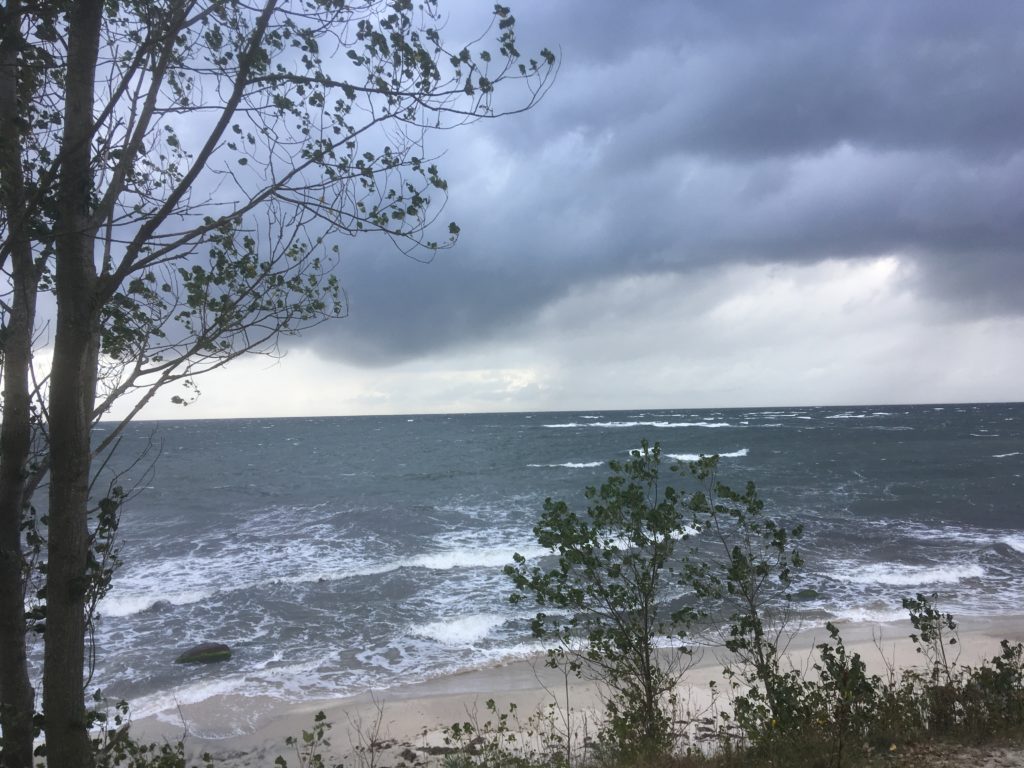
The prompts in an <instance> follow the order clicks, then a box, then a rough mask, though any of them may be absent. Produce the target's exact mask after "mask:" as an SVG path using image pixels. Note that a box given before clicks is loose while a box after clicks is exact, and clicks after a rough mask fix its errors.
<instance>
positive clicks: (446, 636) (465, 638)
mask: <svg viewBox="0 0 1024 768" xmlns="http://www.w3.org/2000/svg"><path fill="white" fill-rule="evenodd" d="M504 623H505V617H504V616H502V615H501V614H498V613H474V614H471V615H469V616H459V617H457V618H451V619H442V620H441V621H432V622H430V623H429V624H418V625H414V626H412V627H411V628H410V630H409V632H410V634H413V635H419V636H421V637H427V638H430V639H431V640H436V641H437V642H439V643H441V644H442V645H474V644H476V643H479V642H480V641H481V640H483V639H484V638H485V637H487V636H488V635H489V634H491V632H492V631H493V630H494V629H495V628H497V627H500V626H501V625H502V624H504Z"/></svg>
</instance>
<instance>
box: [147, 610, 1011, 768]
mask: <svg viewBox="0 0 1024 768" xmlns="http://www.w3.org/2000/svg"><path fill="white" fill-rule="evenodd" d="M839 626H840V629H841V632H842V637H843V640H844V642H845V643H846V646H847V648H848V649H849V650H850V651H851V652H852V651H856V652H858V653H860V654H861V656H862V658H863V659H864V661H865V663H866V664H867V665H868V669H869V671H870V672H874V673H879V674H884V673H885V671H886V669H887V667H889V666H892V667H895V668H908V667H913V666H917V665H920V664H921V663H922V657H921V656H920V654H918V653H917V652H916V650H915V646H914V644H913V643H912V642H911V641H910V639H909V637H908V636H909V634H910V633H911V632H912V631H913V629H912V627H911V626H910V623H909V621H902V622H893V623H887V624H871V623H852V622H844V623H841V624H840V625H839ZM959 635H960V643H959V645H958V649H959V651H958V652H959V658H958V661H959V663H961V664H968V665H971V664H977V663H979V662H980V661H983V660H985V659H988V658H991V657H992V656H994V655H996V654H997V653H998V652H999V643H1000V640H1002V639H1004V638H1005V639H1008V640H1010V641H1012V642H1018V641H1024V616H1022V615H1013V616H1009V615H1007V616H991V617H972V618H968V619H965V620H964V621H962V622H961V623H960V626H959ZM826 637H827V633H826V631H825V629H824V626H823V625H821V626H813V627H812V626H805V627H804V628H803V629H802V630H801V631H799V632H798V633H796V634H795V635H794V636H793V638H792V640H791V642H790V644H789V660H790V663H792V664H793V665H795V666H797V667H799V668H802V669H809V668H810V667H811V664H812V663H813V648H814V646H815V645H816V644H817V643H820V642H823V641H824V640H825V639H826ZM727 660H728V659H727V654H725V652H724V649H721V648H715V647H708V648H705V649H704V650H703V652H701V653H699V654H698V655H697V656H696V657H695V658H694V661H693V666H692V668H691V669H690V670H689V671H688V673H687V674H686V676H685V679H684V681H683V684H682V686H681V688H680V691H679V700H680V702H681V703H682V706H683V708H684V709H685V710H686V713H688V714H689V715H690V716H694V717H696V716H701V715H703V714H706V713H708V712H710V711H711V709H712V707H713V706H714V705H715V704H716V702H715V700H714V697H713V693H712V691H713V687H712V685H711V684H712V682H715V683H717V684H718V688H719V689H721V688H722V665H723V663H725V662H726V661H727ZM566 682H567V681H566V678H565V676H564V675H563V674H562V673H561V672H560V671H558V670H553V669H550V668H548V667H546V666H545V664H544V658H543V657H536V658H532V659H527V660H520V661H515V662H512V663H508V664H504V665H501V666H496V667H487V668H482V669H476V670H471V671H467V672H462V673H459V674H454V675H448V676H444V677H438V678H435V679H432V680H429V681H426V682H422V683H417V684H412V685H405V686H397V687H394V688H390V689H387V690H381V691H368V692H366V693H363V694H360V695H356V696H349V697H345V698H338V699H329V700H318V701H307V702H302V703H288V702H282V701H277V700H273V699H269V698H250V697H240V696H215V697H213V698H210V699H207V700H205V701H203V702H200V703H196V704H189V705H183V706H181V707H180V708H179V717H180V722H178V723H177V724H172V723H170V722H167V720H168V718H166V717H165V718H162V719H157V718H154V717H149V718H144V719H141V720H137V721H135V722H134V724H133V728H134V730H135V732H136V734H137V735H138V736H140V737H143V738H145V739H147V740H161V739H169V740H173V739H177V738H179V737H181V735H182V734H183V733H185V734H187V738H186V744H187V751H188V753H189V754H190V755H199V754H202V753H203V752H210V753H211V754H213V755H214V756H216V757H217V758H218V759H219V760H221V761H223V764H225V765H237V766H243V765H270V764H272V763H273V761H274V759H275V758H276V757H277V755H284V756H285V757H286V758H289V760H290V762H291V763H293V764H294V763H295V762H296V761H295V758H294V752H292V753H291V754H289V750H288V748H287V747H286V745H285V739H286V738H287V737H288V736H299V735H300V734H301V732H302V731H303V730H304V729H306V730H308V729H310V727H311V726H312V724H313V718H314V716H315V713H316V712H318V711H321V710H322V711H323V712H324V713H325V714H326V716H327V721H328V722H329V723H332V729H331V731H330V735H329V738H330V742H331V745H330V747H329V749H327V750H325V752H326V756H327V757H329V758H330V760H336V761H340V762H345V763H346V764H347V765H353V764H354V765H361V764H365V758H362V759H361V758H360V756H359V755H358V748H359V747H360V745H362V746H364V747H365V746H367V745H368V743H369V741H370V740H371V739H372V740H375V741H376V742H378V744H379V746H380V753H379V754H378V755H377V764H379V765H395V764H398V763H401V762H402V761H405V762H409V763H413V762H424V763H429V762H431V759H432V757H433V758H434V760H435V762H436V757H434V756H435V755H436V754H437V751H438V750H437V747H440V746H443V744H444V729H445V728H446V727H448V726H451V725H452V724H453V723H457V722H464V721H471V722H472V721H476V722H478V723H481V724H482V723H483V722H485V721H486V720H488V719H493V715H490V714H489V713H488V712H487V710H486V706H485V702H487V701H488V700H489V699H493V700H494V702H495V704H496V705H497V710H498V712H506V711H508V706H509V704H513V703H514V704H515V705H516V708H517V713H518V716H519V717H520V719H521V720H523V721H525V720H526V719H527V718H528V717H529V716H530V715H531V714H534V713H537V712H541V711H545V710H549V709H550V708H551V706H552V705H555V707H557V708H558V709H557V717H562V716H563V715H564V712H565V711H566V696H568V709H569V710H571V711H572V713H573V718H574V728H575V729H576V730H577V731H578V732H581V731H582V730H583V729H585V730H586V731H587V732H588V733H590V734H591V735H592V734H593V733H594V731H595V730H596V729H595V726H594V723H595V721H596V718H597V716H598V715H599V713H600V711H601V709H602V704H601V701H602V700H601V692H600V690H599V688H598V686H597V685H596V684H595V683H593V682H592V681H588V680H585V679H582V680H581V679H577V678H575V677H570V678H569V680H568V686H567V685H566ZM717 703H718V704H719V705H720V704H722V703H724V702H722V701H718V702H717ZM231 733H233V734H234V735H229V736H224V737H221V735H222V734H231ZM329 762H330V761H329Z"/></svg>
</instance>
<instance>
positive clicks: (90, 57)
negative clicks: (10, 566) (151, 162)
mask: <svg viewBox="0 0 1024 768" xmlns="http://www.w3.org/2000/svg"><path fill="white" fill-rule="evenodd" d="M102 13H103V3H102V2H101V0H81V1H80V2H78V3H75V4H74V6H73V10H72V11H71V17H70V19H69V29H68V59H67V95H66V100H65V112H64V139H63V162H62V165H61V173H60V181H59V195H58V200H59V203H58V221H57V238H56V253H57V269H56V293H57V332H56V335H55V338H54V349H53V367H52V370H51V378H50V414H49V415H50V509H49V515H50V526H49V531H50V538H49V561H48V566H47V582H46V634H45V639H46V647H45V653H44V659H43V713H44V717H45V726H46V750H47V761H48V763H49V764H50V765H54V766H60V767H61V768H83V767H88V766H91V765H92V763H93V756H92V751H91V745H90V743H89V734H88V731H87V727H86V726H87V723H86V711H85V696H84V693H83V690H82V688H83V671H84V666H85V630H86V624H85V597H86V591H87V588H88V574H87V563H88V555H89V520H88V500H89V470H90V464H91V456H90V429H91V424H92V411H93V404H94V402H95V397H96V372H97V361H98V355H99V336H100V333H99V308H98V306H97V301H96V265H95V262H94V260H93V259H94V255H93V249H94V244H95V229H94V225H93V223H92V221H91V215H90V214H91V205H92V183H93V182H92V169H91V159H92V147H91V141H92V136H93V119H94V118H93V99H94V96H93V92H94V87H95V77H96V61H97V52H98V47H99V34H100V24H101V20H102Z"/></svg>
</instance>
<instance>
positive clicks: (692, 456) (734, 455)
mask: <svg viewBox="0 0 1024 768" xmlns="http://www.w3.org/2000/svg"><path fill="white" fill-rule="evenodd" d="M748 453H750V450H749V449H748V448H740V449H739V450H738V451H730V452H728V453H720V454H718V457H719V458H720V459H742V458H743V457H744V456H746V455H747V454H748ZM665 455H666V456H667V457H668V458H670V459H675V460H676V461H697V460H698V459H700V457H701V455H704V456H710V455H711V454H707V453H706V454H696V453H666V454H665Z"/></svg>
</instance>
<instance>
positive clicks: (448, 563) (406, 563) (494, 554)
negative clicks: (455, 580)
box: [399, 547, 547, 571]
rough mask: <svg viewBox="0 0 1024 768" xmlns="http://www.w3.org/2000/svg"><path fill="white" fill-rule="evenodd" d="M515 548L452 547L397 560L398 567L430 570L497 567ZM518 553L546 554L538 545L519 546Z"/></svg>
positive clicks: (509, 558) (530, 556) (528, 556)
mask: <svg viewBox="0 0 1024 768" xmlns="http://www.w3.org/2000/svg"><path fill="white" fill-rule="evenodd" d="M516 551H517V550H516V549H512V548H509V549H505V548H502V549H493V548H492V549H478V548H465V549H452V550H448V551H443V552H433V553H430V554H424V555H416V556H415V557H410V558H408V559H405V560H402V561H399V567H408V568H427V569H429V570H432V571H450V570H452V569H454V568H499V567H503V566H505V565H508V564H509V563H511V562H512V555H513V554H514V553H515V552H516ZM518 551H519V553H520V554H521V555H522V556H523V557H525V558H527V559H528V560H529V559H531V558H535V557H540V556H542V555H545V554H547V550H546V549H541V548H539V547H525V548H520V549H519V550H518Z"/></svg>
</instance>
